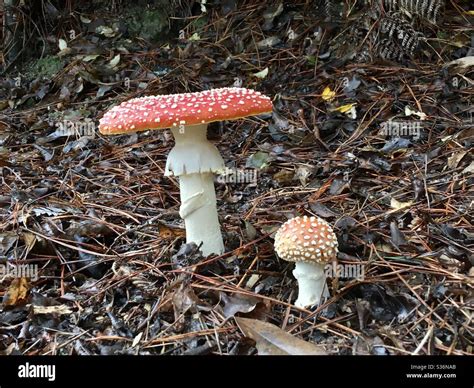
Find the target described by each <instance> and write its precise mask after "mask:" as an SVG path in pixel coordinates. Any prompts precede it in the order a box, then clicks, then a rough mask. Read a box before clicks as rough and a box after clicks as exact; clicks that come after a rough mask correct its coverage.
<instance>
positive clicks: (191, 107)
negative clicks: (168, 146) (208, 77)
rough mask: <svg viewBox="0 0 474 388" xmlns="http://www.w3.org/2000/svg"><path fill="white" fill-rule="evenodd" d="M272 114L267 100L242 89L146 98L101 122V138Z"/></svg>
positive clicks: (120, 108)
mask: <svg viewBox="0 0 474 388" xmlns="http://www.w3.org/2000/svg"><path fill="white" fill-rule="evenodd" d="M271 111H272V102H271V100H270V98H269V97H267V96H265V95H263V94H261V93H260V92H256V91H255V90H251V89H245V88H220V89H212V90H206V91H203V92H197V93H182V94H169V95H160V96H147V97H140V98H134V99H132V100H129V101H125V102H123V103H121V104H120V105H117V106H115V107H113V108H112V109H110V110H109V111H108V112H107V113H106V114H105V115H104V116H103V117H102V119H100V124H99V131H100V133H102V134H104V135H113V134H119V133H128V132H136V131H146V130H148V129H163V128H170V127H176V126H179V125H197V124H205V123H210V122H213V121H221V120H234V119H239V118H242V117H247V116H254V115H259V114H262V113H268V112H271Z"/></svg>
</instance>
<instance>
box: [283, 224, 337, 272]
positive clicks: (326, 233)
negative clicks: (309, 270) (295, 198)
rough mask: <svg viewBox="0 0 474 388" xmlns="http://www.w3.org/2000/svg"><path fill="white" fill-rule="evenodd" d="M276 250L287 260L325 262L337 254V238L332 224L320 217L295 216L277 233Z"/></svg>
mask: <svg viewBox="0 0 474 388" xmlns="http://www.w3.org/2000/svg"><path fill="white" fill-rule="evenodd" d="M275 251H276V253H277V254H278V256H279V257H280V258H282V259H283V260H286V261H306V262H311V263H318V264H325V263H327V262H330V261H332V260H333V259H334V258H335V257H336V254H337V238H336V235H335V234H334V231H333V230H332V228H331V226H330V225H329V224H328V223H327V222H326V221H325V220H323V219H321V218H319V217H307V216H304V217H295V218H292V219H291V220H288V221H287V222H285V223H284V224H283V225H282V226H281V227H280V229H278V232H277V233H276V235H275Z"/></svg>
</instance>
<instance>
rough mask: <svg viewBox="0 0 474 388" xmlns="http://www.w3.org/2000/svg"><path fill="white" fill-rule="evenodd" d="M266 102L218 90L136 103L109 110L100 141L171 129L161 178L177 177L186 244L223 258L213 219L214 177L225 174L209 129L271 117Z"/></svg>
mask: <svg viewBox="0 0 474 388" xmlns="http://www.w3.org/2000/svg"><path fill="white" fill-rule="evenodd" d="M271 111H272V102H271V100H270V98H269V97H267V96H264V95H262V94H261V93H260V92H256V91H254V90H251V89H245V88H220V89H213V90H206V91H203V92H197V93H182V94H171V95H160V96H148V97H141V98H134V99H132V100H129V101H126V102H123V103H122V104H120V105H118V106H115V107H113V108H112V109H110V110H109V111H108V112H107V113H106V114H105V115H104V116H103V117H102V119H101V120H100V125H99V131H100V132H101V133H102V134H104V135H114V134H124V133H131V132H136V131H145V130H149V129H164V128H171V132H172V133H173V135H174V138H175V146H174V148H173V149H172V150H171V151H170V153H169V155H168V159H167V161H166V169H165V175H167V176H169V175H174V176H177V177H179V189H180V196H181V207H180V210H179V214H180V216H181V218H183V219H184V223H185V226H186V240H187V242H188V243H189V242H194V243H196V244H197V245H198V246H199V245H200V244H201V243H202V246H201V250H202V253H203V254H204V255H209V254H212V253H216V254H221V253H223V252H224V243H223V240H222V234H221V229H220V225H219V220H218V217H217V207H216V194H215V189H214V175H213V174H214V173H216V172H219V171H221V170H223V169H224V161H223V159H222V157H221V155H220V154H219V151H218V150H217V148H216V147H215V146H214V145H213V144H212V143H211V142H209V141H208V140H207V136H206V134H207V133H206V132H207V125H208V123H210V122H213V121H222V120H235V119H239V118H243V117H247V116H254V115H259V114H262V113H269V112H271Z"/></svg>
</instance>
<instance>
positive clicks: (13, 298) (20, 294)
mask: <svg viewBox="0 0 474 388" xmlns="http://www.w3.org/2000/svg"><path fill="white" fill-rule="evenodd" d="M29 289H30V286H29V283H28V279H27V278H25V277H21V278H15V279H13V281H12V282H11V284H10V287H8V290H7V292H6V293H5V296H4V297H3V304H4V306H17V305H19V304H22V303H24V302H26V298H27V296H28V291H29Z"/></svg>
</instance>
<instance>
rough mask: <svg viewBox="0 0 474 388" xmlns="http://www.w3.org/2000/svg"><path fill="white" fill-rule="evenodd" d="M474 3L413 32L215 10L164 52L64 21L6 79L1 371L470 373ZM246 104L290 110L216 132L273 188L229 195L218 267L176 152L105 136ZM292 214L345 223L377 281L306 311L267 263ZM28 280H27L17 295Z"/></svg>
mask: <svg viewBox="0 0 474 388" xmlns="http://www.w3.org/2000/svg"><path fill="white" fill-rule="evenodd" d="M221 3H222V4H221ZM335 3H336V4H337V3H338V2H335ZM462 4H464V3H463V2H460V4H459V3H456V2H449V4H448V6H447V7H446V11H443V12H440V13H439V15H438V16H437V17H435V16H433V15H432V16H430V15H428V13H429V10H413V12H412V13H411V16H412V19H410V20H408V21H407V20H405V19H403V17H401V16H400V15H399V14H396V13H389V12H388V11H387V10H383V9H378V8H376V7H375V6H371V7H369V6H365V8H363V7H361V9H355V8H354V9H351V10H348V9H346V8H344V9H341V10H337V9H336V10H328V9H323V8H321V7H317V6H315V5H313V4H311V3H309V4H306V3H304V2H301V3H298V2H295V3H294V4H292V5H285V6H283V5H281V4H280V3H275V4H273V5H268V4H266V3H265V2H261V4H256V3H255V2H239V4H238V5H236V3H235V2H233V1H223V2H215V4H214V5H213V6H210V5H208V9H207V12H206V13H201V10H199V9H198V10H195V9H193V10H187V14H186V17H184V16H182V17H180V16H179V15H178V16H174V17H172V18H171V19H170V21H171V23H172V24H173V23H174V24H176V25H177V26H178V27H173V28H172V29H171V30H169V31H168V32H167V33H166V34H165V35H164V36H165V37H164V38H163V39H164V41H161V42H159V43H156V42H155V43H154V44H150V43H148V41H147V40H145V39H140V38H137V37H133V36H131V35H130V33H129V32H128V30H127V28H129V27H127V25H125V24H124V22H123V18H121V17H120V16H117V15H120V12H118V11H116V10H113V9H112V10H109V11H107V10H102V11H101V12H99V11H97V12H94V11H93V10H87V9H86V10H83V11H82V12H81V13H79V12H72V13H71V14H70V15H68V17H67V18H64V19H63V20H62V24H57V27H56V28H55V29H54V30H53V32H51V33H50V34H46V35H45V37H44V43H45V44H47V45H48V47H49V51H47V52H45V53H44V54H43V57H42V59H41V60H40V61H38V60H36V61H30V62H25V63H24V67H23V68H19V69H18V71H17V70H14V69H9V72H8V73H7V74H4V76H2V77H3V78H1V80H0V81H1V83H2V85H1V86H2V91H1V95H0V109H1V110H0V169H1V170H2V177H1V179H2V181H1V192H0V212H1V219H0V225H1V227H0V231H1V232H0V255H1V256H0V268H1V269H2V270H3V271H4V272H5V273H4V274H3V275H4V276H0V296H3V304H2V307H1V310H0V353H2V354H80V355H84V354H210V353H213V354H254V353H257V349H258V353H260V354H282V353H283V354H284V353H294V352H295V349H300V350H299V351H296V352H297V353H298V352H301V353H318V352H319V353H327V354H392V355H404V354H454V355H463V354H464V355H466V354H473V345H474V331H473V325H472V313H473V308H474V297H473V292H472V291H473V285H474V269H473V264H474V228H473V224H472V214H473V208H474V205H473V201H474V195H473V194H474V191H473V183H474V159H473V155H472V141H473V139H474V136H473V135H474V127H473V115H474V113H473V110H472V107H473V99H472V96H473V88H472V82H473V81H472V74H473V72H472V56H473V55H474V47H473V45H474V34H473V32H474V30H473V28H472V18H473V16H472V15H470V14H469V13H468V12H466V9H463V8H462ZM464 8H465V7H464ZM50 12H52V11H51V10H50ZM114 12H115V13H114ZM183 12H184V11H183ZM324 12H326V16H324ZM332 12H335V13H336V14H337V15H339V16H340V15H341V12H342V14H343V15H344V16H341V17H339V18H337V20H336V18H334V17H331V13H332ZM417 12H418V14H419V15H418V16H417ZM53 13H54V12H53ZM150 13H151V15H153V13H152V12H150ZM425 14H426V15H425ZM99 15H100V16H99ZM147 15H148V14H147ZM53 16H54V15H53ZM53 16H51V17H53ZM415 16H417V17H415ZM55 17H57V16H55ZM425 17H426V19H427V20H424V18H425ZM71 30H72V31H75V34H72V38H71V33H70V31H71ZM384 35H385V38H384V39H385V41H384V40H383V39H382V38H383V36H384ZM407 39H408V40H409V39H413V40H416V42H415V43H413V42H412V41H410V42H409V43H406V41H407ZM383 42H385V43H383ZM387 42H388V44H387ZM415 44H416V47H415V46H414V45H415ZM414 47H415V49H413V48H414ZM469 57H470V58H471V62H470V63H468V62H467V61H468V60H466V59H464V60H463V59H461V58H469ZM394 60H396V61H394ZM453 61H457V62H453ZM463 61H465V62H463ZM463 63H464V65H463ZM233 85H234V86H243V87H247V88H253V89H256V90H259V91H261V92H262V93H264V94H266V95H268V96H270V97H271V98H272V100H273V103H274V113H273V114H272V115H267V116H263V117H254V118H248V119H243V120H238V121H233V122H225V123H215V124H213V125H211V126H210V127H209V138H210V139H212V140H213V142H214V143H215V144H216V146H217V148H218V149H219V150H220V152H221V154H222V155H223V158H224V160H225V162H226V165H227V166H228V167H229V168H235V169H246V171H252V172H255V171H256V173H257V176H256V179H252V180H250V181H246V182H241V183H232V182H229V181H227V182H226V181H225V180H224V181H222V180H216V191H217V198H218V212H219V215H220V221H221V225H222V230H223V234H224V238H225V246H226V253H225V254H223V255H222V256H218V257H217V256H211V257H207V258H203V257H201V256H200V254H199V253H198V252H196V249H195V247H193V246H192V245H186V244H185V232H184V226H183V223H182V220H181V219H180V218H179V214H178V211H179V203H180V200H179V186H178V184H177V180H176V179H173V178H168V177H164V167H165V162H166V157H167V155H168V153H169V151H170V149H171V147H172V145H173V139H172V136H171V135H170V133H169V132H168V131H148V132H142V133H137V134H132V135H126V136H125V135H124V136H109V137H105V136H102V135H100V134H99V132H98V131H97V125H98V120H99V118H100V117H101V116H102V115H103V114H104V113H105V112H106V111H107V110H108V109H109V108H111V107H112V106H114V105H116V104H118V103H120V102H122V101H125V100H128V99H130V98H133V97H137V96H144V95H153V94H169V93H180V92H185V91H200V90H205V89H210V88H216V87H224V86H233ZM64 128H69V129H71V128H72V132H71V130H69V131H64ZM91 128H92V129H91ZM89 129H91V130H89ZM397 131H398V132H397ZM298 215H308V216H309V215H316V216H319V217H321V218H324V219H325V220H327V221H328V222H329V223H331V224H332V225H334V229H335V232H336V233H337V236H338V240H339V251H340V254H339V256H338V261H339V264H342V265H346V266H347V265H355V266H356V267H357V268H362V269H363V273H362V275H363V276H359V277H349V278H334V279H329V281H328V283H329V288H330V293H331V297H330V298H329V299H328V300H327V301H325V303H324V304H322V305H321V306H319V307H314V308H311V309H300V308H296V307H295V306H294V305H293V303H294V301H295V299H296V296H297V282H296V280H295V278H294V277H293V275H292V269H293V265H292V264H291V263H287V262H285V261H282V260H280V259H279V258H278V257H277V256H276V254H275V252H274V248H273V242H274V241H273V237H274V233H275V231H276V230H277V229H278V227H279V226H280V225H281V224H282V223H283V222H285V221H286V220H287V219H289V218H291V217H294V216H298ZM25 265H26V266H27V267H25ZM19 266H22V267H21V268H24V269H25V268H27V269H30V270H31V271H32V272H31V273H30V274H29V276H26V275H28V274H26V275H25V274H24V273H22V274H21V276H12V272H13V271H14V269H15V268H17V269H19V268H20V267H19ZM354 268H355V267H354ZM0 275H1V274H0ZM269 324H271V325H272V326H270V325H269ZM303 341H304V342H303Z"/></svg>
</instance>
